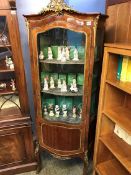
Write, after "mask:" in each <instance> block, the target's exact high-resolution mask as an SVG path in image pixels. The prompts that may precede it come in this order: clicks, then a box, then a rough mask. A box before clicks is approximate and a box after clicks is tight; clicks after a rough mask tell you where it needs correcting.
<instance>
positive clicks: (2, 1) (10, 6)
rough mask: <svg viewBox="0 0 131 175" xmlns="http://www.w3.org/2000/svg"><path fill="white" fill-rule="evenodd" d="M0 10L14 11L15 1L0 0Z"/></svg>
mask: <svg viewBox="0 0 131 175" xmlns="http://www.w3.org/2000/svg"><path fill="white" fill-rule="evenodd" d="M0 10H16V2H15V0H0Z"/></svg>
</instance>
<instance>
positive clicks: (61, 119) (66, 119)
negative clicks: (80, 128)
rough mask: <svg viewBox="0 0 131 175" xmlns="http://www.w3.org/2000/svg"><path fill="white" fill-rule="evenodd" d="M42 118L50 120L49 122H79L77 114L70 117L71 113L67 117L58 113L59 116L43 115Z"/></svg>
mask: <svg viewBox="0 0 131 175" xmlns="http://www.w3.org/2000/svg"><path fill="white" fill-rule="evenodd" d="M43 118H44V119H46V120H48V121H50V122H62V123H69V124H80V123H81V118H80V117H79V115H77V116H76V118H73V117H72V113H70V114H69V115H68V116H67V117H63V116H62V115H60V116H59V117H55V116H53V117H50V116H49V115H48V116H44V117H43Z"/></svg>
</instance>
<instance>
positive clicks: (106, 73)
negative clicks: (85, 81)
mask: <svg viewBox="0 0 131 175" xmlns="http://www.w3.org/2000/svg"><path fill="white" fill-rule="evenodd" d="M122 46H123V47H122ZM124 59H127V62H126V63H127V64H126V67H125V75H126V76H125V75H124V74H123V72H124V71H123V70H122V69H123V67H124V66H123V64H125V62H124V61H123V60H124ZM120 61H121V62H120ZM130 61H131V46H127V48H126V46H125V45H124V44H123V45H122V44H121V45H120V44H105V48H104V58H103V69H102V76H101V87H100V95H99V96H100V98H99V107H98V118H97V127H96V138H95V150H94V167H95V169H94V171H93V175H96V174H99V175H110V174H115V175H129V174H131V145H129V144H128V143H130V142H128V141H127V139H130V136H131V83H130V81H129V80H130V77H129V75H130V73H131V71H130ZM120 63H121V67H119V66H120ZM120 68H121V71H120ZM126 68H128V69H127V71H126ZM127 75H128V78H129V79H127ZM121 76H122V78H123V77H124V78H123V79H121ZM122 80H123V81H122ZM126 142H127V143H126Z"/></svg>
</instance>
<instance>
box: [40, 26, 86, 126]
mask: <svg viewBox="0 0 131 175" xmlns="http://www.w3.org/2000/svg"><path fill="white" fill-rule="evenodd" d="M85 41H86V36H85V34H84V33H79V32H75V31H71V30H68V29H63V28H54V29H51V30H48V31H46V32H43V33H40V34H38V37H37V44H38V58H39V59H38V60H39V72H40V84H41V102H42V104H41V105H42V114H43V118H45V119H47V120H52V121H60V122H67V123H80V122H81V118H82V101H83V83H84V61H85Z"/></svg>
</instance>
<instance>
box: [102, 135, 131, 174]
mask: <svg viewBox="0 0 131 175" xmlns="http://www.w3.org/2000/svg"><path fill="white" fill-rule="evenodd" d="M100 140H101V142H102V143H103V144H104V145H105V146H106V147H107V148H108V149H109V150H110V151H111V153H112V154H113V155H114V156H115V157H116V158H117V159H118V160H119V161H120V162H121V164H122V165H123V166H124V167H125V168H126V169H127V171H128V172H129V173H131V146H129V145H128V144H126V143H125V142H124V141H123V140H122V139H120V138H118V137H117V136H116V135H115V134H110V135H106V136H102V137H100Z"/></svg>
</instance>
